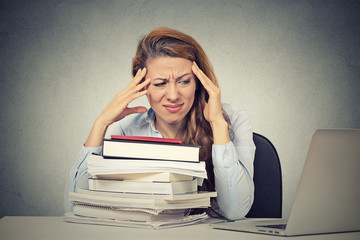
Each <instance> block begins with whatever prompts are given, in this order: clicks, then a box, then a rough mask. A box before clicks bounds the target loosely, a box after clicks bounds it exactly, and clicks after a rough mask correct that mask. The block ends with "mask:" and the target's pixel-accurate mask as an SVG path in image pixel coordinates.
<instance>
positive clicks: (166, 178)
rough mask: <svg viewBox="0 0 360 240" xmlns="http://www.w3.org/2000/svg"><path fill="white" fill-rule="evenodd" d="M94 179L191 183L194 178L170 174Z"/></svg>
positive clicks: (109, 176) (130, 174)
mask: <svg viewBox="0 0 360 240" xmlns="http://www.w3.org/2000/svg"><path fill="white" fill-rule="evenodd" d="M92 178H99V179H114V180H127V181H141V182H143V181H145V182H179V181H190V180H193V179H194V177H193V176H190V175H184V174H178V173H170V172H150V173H117V174H98V175H93V176H92Z"/></svg>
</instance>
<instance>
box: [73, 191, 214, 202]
mask: <svg viewBox="0 0 360 240" xmlns="http://www.w3.org/2000/svg"><path fill="white" fill-rule="evenodd" d="M77 192H78V193H82V194H87V195H94V196H102V197H114V198H130V199H131V198H138V199H164V200H191V199H198V198H207V197H217V193H216V192H208V191H200V192H195V193H185V194H145V193H119V192H103V191H93V190H87V189H81V188H78V189H77Z"/></svg>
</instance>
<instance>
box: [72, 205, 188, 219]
mask: <svg viewBox="0 0 360 240" xmlns="http://www.w3.org/2000/svg"><path fill="white" fill-rule="evenodd" d="M186 211H187V210H186V209H174V210H158V211H156V210H152V209H142V208H121V207H120V208H116V207H108V206H96V205H89V204H75V205H74V209H73V213H74V214H75V215H78V216H85V217H93V218H100V219H115V220H127V221H140V222H152V221H164V220H170V219H175V218H182V217H184V215H185V213H186Z"/></svg>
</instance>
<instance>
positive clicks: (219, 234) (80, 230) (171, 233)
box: [0, 217, 360, 240]
mask: <svg viewBox="0 0 360 240" xmlns="http://www.w3.org/2000/svg"><path fill="white" fill-rule="evenodd" d="M0 239H1V240H8V239H37V240H40V239H46V240H52V239H76V240H79V239H125V240H126V239H141V240H151V239H156V240H161V239H166V240H176V239H186V240H190V239H196V240H201V239H206V240H210V239H220V240H225V239H226V240H232V239H236V240H241V239H246V240H253V239H260V240H261V239H291V240H298V239H311V240H325V239H326V240H333V239H334V240H335V239H336V240H338V239H341V240H350V239H351V240H355V239H356V240H359V239H360V232H353V233H342V234H326V235H312V236H306V237H304V236H302V237H291V238H284V237H276V236H267V235H261V234H250V233H241V232H233V231H223V230H215V229H211V228H210V227H209V225H208V224H207V223H202V224H196V225H192V226H187V227H179V228H171V229H162V230H148V229H136V228H123V227H112V226H101V225H88V224H76V223H67V222H64V221H63V219H62V217H4V218H2V219H0Z"/></svg>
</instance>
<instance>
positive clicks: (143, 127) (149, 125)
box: [64, 104, 255, 220]
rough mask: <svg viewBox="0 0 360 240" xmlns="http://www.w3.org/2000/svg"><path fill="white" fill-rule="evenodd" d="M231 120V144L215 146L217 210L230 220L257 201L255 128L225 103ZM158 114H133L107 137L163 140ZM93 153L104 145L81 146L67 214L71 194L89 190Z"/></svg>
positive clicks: (112, 127)
mask: <svg viewBox="0 0 360 240" xmlns="http://www.w3.org/2000/svg"><path fill="white" fill-rule="evenodd" d="M223 108H224V110H225V111H226V112H227V114H228V115H229V117H230V122H231V125H232V132H233V134H230V139H231V141H230V142H229V143H227V144H225V145H213V146H212V161H213V165H214V175H215V186H216V191H217V194H218V196H217V205H218V208H217V209H216V211H217V212H218V213H220V214H221V215H223V216H224V217H226V218H227V219H230V220H235V219H240V218H243V217H244V216H245V215H246V214H247V212H248V211H249V210H250V207H251V205H252V203H253V199H254V184H253V163H254V156H255V145H254V142H253V135H252V133H253V132H252V125H251V123H250V121H249V119H248V117H247V114H246V113H245V112H244V111H242V110H239V109H235V108H233V107H232V106H231V105H229V104H223ZM154 117H155V114H154V111H153V110H152V109H149V111H147V112H146V113H139V114H132V115H129V116H127V117H125V118H123V119H121V120H120V121H118V122H115V123H113V124H111V125H110V126H109V127H108V129H107V131H106V134H105V137H110V135H132V136H150V137H162V135H161V133H160V132H159V131H157V130H156V128H155V127H154V125H153V122H154ZM92 153H96V154H101V153H102V146H98V147H84V146H82V147H81V150H80V152H79V154H78V156H77V158H76V161H75V162H74V164H73V165H72V168H71V171H70V176H69V180H68V184H67V187H66V189H65V203H64V205H65V211H71V209H72V203H71V202H70V201H69V197H68V195H69V194H68V193H69V191H73V192H74V191H76V189H77V188H84V189H88V188H89V186H88V178H89V177H90V175H89V174H88V173H87V171H86V170H87V161H86V159H87V156H89V155H90V154H92Z"/></svg>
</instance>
